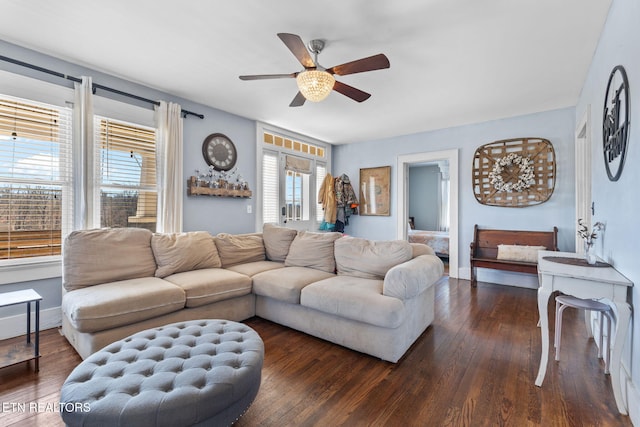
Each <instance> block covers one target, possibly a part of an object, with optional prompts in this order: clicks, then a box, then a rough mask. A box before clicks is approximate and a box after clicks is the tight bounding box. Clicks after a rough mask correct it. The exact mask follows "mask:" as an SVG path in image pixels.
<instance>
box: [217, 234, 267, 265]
mask: <svg viewBox="0 0 640 427" xmlns="http://www.w3.org/2000/svg"><path fill="white" fill-rule="evenodd" d="M215 242H216V247H217V248H218V254H219V255H220V261H222V267H224V268H227V267H229V266H232V265H236V264H242V263H245V262H253V261H264V260H265V253H264V243H263V242H262V236H261V235H259V234H227V233H220V234H218V235H217V236H216V238H215Z"/></svg>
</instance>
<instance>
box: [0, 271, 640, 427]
mask: <svg viewBox="0 0 640 427" xmlns="http://www.w3.org/2000/svg"><path fill="white" fill-rule="evenodd" d="M436 286H437V288H436V318H435V321H434V324H433V325H432V326H430V327H429V328H428V329H427V330H426V331H425V333H424V334H423V335H422V336H421V337H420V338H419V339H418V340H417V342H416V343H415V344H414V345H413V346H412V347H411V349H410V350H409V351H408V352H407V354H406V355H405V356H404V357H403V358H402V359H401V360H400V362H399V363H397V364H392V363H388V362H383V361H380V360H378V359H375V358H373V357H370V356H366V355H363V354H360V353H357V352H354V351H351V350H348V349H345V348H342V347H340V346H337V345H334V344H331V343H328V342H325V341H322V340H320V339H316V338H313V337H310V336H308V335H305V334H303V333H300V332H296V331H293V330H291V329H288V328H286V327H283V326H280V325H277V324H274V323H271V322H269V321H266V320H263V319H259V318H253V319H250V320H248V321H246V323H247V324H248V325H250V326H251V327H253V328H254V329H255V330H256V331H258V333H259V334H260V335H261V336H262V338H263V340H264V342H265V362H264V368H263V377H262V386H261V388H260V392H259V394H258V397H257V398H256V400H255V402H254V403H253V405H252V406H251V407H250V408H249V410H248V411H247V413H246V414H245V415H244V416H243V417H242V418H241V419H240V420H239V421H238V422H237V423H236V425H237V426H239V427H250V426H338V425H347V426H485V425H486V426H493V425H504V426H537V425H540V426H630V425H631V422H630V420H629V418H628V417H626V416H623V415H620V414H618V412H617V409H616V405H615V402H614V399H613V394H612V391H611V384H610V381H609V377H608V376H606V375H604V374H603V364H602V361H600V360H598V359H597V357H596V353H597V351H596V346H595V344H594V342H593V340H592V339H587V337H586V332H585V328H584V324H583V322H582V319H583V316H582V315H579V314H578V313H577V312H576V311H575V310H567V311H566V312H565V315H564V326H563V342H562V354H561V360H560V362H554V361H553V356H552V355H551V360H550V362H549V369H548V372H547V376H546V378H545V382H544V385H543V386H542V387H541V388H538V387H536V386H535V385H534V380H535V376H536V374H537V370H538V363H539V360H540V347H541V346H540V332H539V329H538V328H537V327H536V322H537V307H536V291H535V290H530V289H521V288H515V287H509V286H499V285H490V284H485V283H479V284H478V287H477V288H476V289H471V288H470V287H469V282H468V281H465V280H455V279H450V280H449V279H446V278H445V279H443V280H442V281H441V282H439V283H438V284H437V285H436ZM550 312H551V313H553V310H550ZM552 320H553V319H552ZM551 323H553V322H551ZM41 342H42V354H43V356H42V358H41V360H40V372H39V373H38V374H35V373H33V372H32V370H30V369H31V367H32V366H31V365H29V366H27V365H25V364H22V365H17V366H13V367H9V368H5V369H3V370H0V402H2V404H3V406H2V408H0V409H2V412H0V425H1V426H11V425H15V426H21V427H22V426H35V425H38V426H47V427H48V426H57V425H63V424H62V421H61V419H60V417H59V415H58V413H57V412H55V408H54V407H53V405H55V403H56V402H57V401H58V399H59V391H60V386H61V385H62V383H63V382H64V379H65V378H66V376H67V375H68V374H69V373H70V372H71V370H72V369H73V368H74V367H75V366H76V365H77V364H78V363H79V362H80V358H79V357H78V356H77V355H76V353H75V352H74V351H73V349H72V348H71V346H70V345H69V344H67V342H66V341H65V339H64V338H63V337H61V336H60V335H59V334H58V332H57V331H56V330H48V331H44V332H43V333H42V335H41ZM30 402H35V404H37V405H38V406H39V411H30V410H29V404H30ZM20 403H25V404H26V409H27V410H26V411H25V412H21V411H11V407H10V406H11V405H12V404H20ZM7 405H9V406H7ZM47 405H50V406H47Z"/></svg>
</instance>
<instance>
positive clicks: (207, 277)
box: [164, 268, 251, 307]
mask: <svg viewBox="0 0 640 427" xmlns="http://www.w3.org/2000/svg"><path fill="white" fill-rule="evenodd" d="M164 279H165V280H166V281H168V282H171V283H173V284H175V285H176V286H179V287H180V288H181V289H182V290H184V292H185V294H186V298H187V302H186V304H185V305H186V306H187V307H199V306H201V305H206V304H210V303H212V302H216V301H221V300H226V299H229V298H234V297H238V296H242V295H247V294H249V293H251V278H250V277H248V276H245V275H244V274H240V273H236V272H234V271H229V270H225V269H223V268H205V269H203V270H193V271H185V272H183V273H176V274H172V275H171V276H167V277H165V278H164Z"/></svg>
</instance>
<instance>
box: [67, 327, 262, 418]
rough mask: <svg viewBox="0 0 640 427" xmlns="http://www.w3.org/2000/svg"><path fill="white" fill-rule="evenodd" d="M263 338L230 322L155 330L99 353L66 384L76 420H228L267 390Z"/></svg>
mask: <svg viewBox="0 0 640 427" xmlns="http://www.w3.org/2000/svg"><path fill="white" fill-rule="evenodd" d="M263 359H264V344H263V343H262V339H261V338H260V336H259V335H258V333H257V332H256V331H254V330H253V329H251V328H250V327H248V326H247V325H244V324H242V323H237V322H231V321H228V320H194V321H189V322H180V323H173V324H171V325H167V326H163V327H161V328H156V329H149V330H146V331H142V332H139V333H137V334H134V335H131V336H130V337H128V338H125V339H123V340H121V341H117V342H115V343H113V344H110V345H108V346H107V347H105V348H103V349H102V350H100V351H98V352H97V353H94V354H92V355H91V356H89V357H88V358H87V359H86V360H84V361H83V362H82V363H81V364H80V365H78V366H77V367H76V368H75V369H74V370H73V372H71V374H70V375H69V377H68V378H67V380H66V381H65V383H64V384H63V385H62V391H61V396H60V402H61V410H62V411H61V416H62V419H63V420H64V422H65V423H66V424H67V425H69V426H109V427H111V426H136V427H139V426H171V427H176V426H192V425H202V426H225V425H231V424H233V422H234V421H236V420H237V419H238V417H240V416H241V415H242V414H243V413H244V412H245V411H246V410H247V409H248V408H249V406H250V405H251V403H252V402H253V399H254V398H255V397H256V395H257V394H258V389H259V388H260V378H261V373H262V362H263Z"/></svg>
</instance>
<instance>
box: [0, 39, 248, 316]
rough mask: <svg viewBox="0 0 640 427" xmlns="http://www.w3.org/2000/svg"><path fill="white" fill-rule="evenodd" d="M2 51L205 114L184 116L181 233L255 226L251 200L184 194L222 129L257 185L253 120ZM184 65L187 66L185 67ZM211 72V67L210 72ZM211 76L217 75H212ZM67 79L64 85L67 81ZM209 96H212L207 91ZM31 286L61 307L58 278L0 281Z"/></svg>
mask: <svg viewBox="0 0 640 427" xmlns="http://www.w3.org/2000/svg"><path fill="white" fill-rule="evenodd" d="M0 52H2V55H3V56H7V57H9V58H13V59H17V60H20V61H23V62H27V63H31V64H35V65H38V66H40V67H44V68H48V69H51V70H54V71H58V72H61V73H64V74H68V75H71V76H74V77H81V76H83V75H86V76H91V77H93V82H94V83H99V84H101V85H104V86H108V87H112V88H115V89H119V90H122V91H125V92H129V93H133V94H136V95H139V96H142V97H145V98H149V99H153V100H166V101H173V102H178V103H179V104H180V105H181V106H182V108H183V109H186V110H189V111H193V112H195V113H200V114H204V116H205V118H204V120H201V119H199V118H196V117H194V116H188V118H186V119H184V161H183V163H184V182H185V192H184V220H183V228H184V230H185V231H191V230H207V231H209V232H211V233H214V234H216V233H219V232H229V233H244V232H251V231H254V228H255V212H256V209H255V199H229V198H214V197H206V196H198V197H188V196H187V195H186V181H187V177H188V176H190V175H193V174H194V170H195V169H201V170H204V169H205V168H206V166H207V165H206V163H205V162H204V159H203V158H202V152H201V149H202V141H203V140H204V139H205V138H206V136H207V135H209V134H211V133H214V132H220V133H223V134H225V135H227V136H228V137H229V138H231V140H232V141H233V142H234V144H235V146H236V149H237V151H238V163H237V166H238V168H239V171H240V173H241V174H242V175H243V176H244V178H245V179H246V180H247V181H248V182H249V185H250V187H251V189H252V190H254V191H255V186H256V167H255V165H256V153H255V151H256V150H255V138H256V136H255V135H256V134H255V132H256V131H255V129H256V127H255V122H254V121H253V120H249V119H246V118H243V117H239V116H235V115H232V114H229V113H226V112H223V111H220V110H216V109H213V108H210V107H206V106H203V105H200V104H196V103H193V102H190V101H187V100H184V99H181V98H177V97H175V96H171V95H168V94H166V93H162V92H159V91H156V90H154V89H150V88H147V87H145V86H141V85H138V84H135V83H132V82H128V81H125V80H122V79H118V78H116V77H113V76H109V75H106V74H104V73H100V72H97V71H94V70H91V69H88V68H85V67H82V66H79V65H75V64H71V63H69V62H65V61H62V60H59V59H57V58H53V57H50V56H46V55H42V54H40V53H38V52H35V51H32V50H28V49H24V48H21V47H19V46H16V45H13V44H10V43H7V42H4V41H2V40H0ZM0 69H2V70H6V71H10V72H13V73H16V74H22V75H26V76H30V77H34V78H37V79H40V80H45V81H49V82H52V83H56V84H60V83H62V84H64V85H66V86H68V87H72V83H71V82H70V81H65V80H63V79H61V78H59V77H55V76H51V75H48V74H43V73H41V72H38V71H33V70H29V69H27V68H24V67H21V66H17V65H13V64H10V63H7V62H4V61H0ZM187 69H188V67H187ZM213 72H214V73H215V70H214V71H213ZM181 78H184V79H188V78H189V75H188V72H186V71H185V74H184V76H182V77H181ZM211 78H216V76H215V74H212V76H211ZM65 82H66V83H65ZM98 95H104V96H109V97H113V98H114V99H118V100H126V102H129V103H134V104H135V103H137V102H136V101H133V100H131V99H129V98H118V97H117V96H115V95H110V94H108V93H107V92H104V91H98ZM211 96H212V97H214V96H215V94H211ZM137 104H138V105H140V106H143V107H148V108H150V104H146V103H137ZM247 204H251V205H252V212H253V213H252V214H247V208H246V206H247ZM26 288H34V289H36V290H37V291H38V292H39V293H40V294H41V295H42V296H43V302H42V304H41V308H42V309H47V308H52V307H59V306H60V304H61V299H62V296H61V292H60V290H61V281H60V279H48V280H38V281H31V282H23V283H15V284H8V285H0V292H4V291H12V290H18V289H26ZM23 311H24V310H23V307H10V308H6V309H2V310H1V311H0V318H2V317H5V316H10V315H14V314H21V313H22V312H23Z"/></svg>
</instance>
